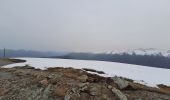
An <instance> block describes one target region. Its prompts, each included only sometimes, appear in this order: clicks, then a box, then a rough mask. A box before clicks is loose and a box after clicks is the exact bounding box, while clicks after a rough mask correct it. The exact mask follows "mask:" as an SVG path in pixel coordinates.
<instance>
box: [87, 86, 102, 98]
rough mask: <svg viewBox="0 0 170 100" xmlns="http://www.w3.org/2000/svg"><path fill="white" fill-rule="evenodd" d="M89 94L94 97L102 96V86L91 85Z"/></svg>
mask: <svg viewBox="0 0 170 100" xmlns="http://www.w3.org/2000/svg"><path fill="white" fill-rule="evenodd" d="M89 93H90V95H93V96H97V95H100V93H101V86H100V85H97V84H96V85H95V84H93V85H91V86H90V87H89Z"/></svg>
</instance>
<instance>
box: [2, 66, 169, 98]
mask: <svg viewBox="0 0 170 100" xmlns="http://www.w3.org/2000/svg"><path fill="white" fill-rule="evenodd" d="M86 70H87V69H86ZM0 100H170V87H167V86H164V85H159V89H158V88H152V87H147V86H144V85H141V84H137V83H134V82H133V80H130V79H125V78H121V77H110V78H104V77H101V76H98V75H95V74H89V73H87V72H86V71H85V70H80V69H73V68H62V67H57V68H49V69H47V70H40V69H34V68H33V67H30V66H28V65H26V66H22V67H15V68H0Z"/></svg>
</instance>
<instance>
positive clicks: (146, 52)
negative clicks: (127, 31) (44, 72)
mask: <svg viewBox="0 0 170 100" xmlns="http://www.w3.org/2000/svg"><path fill="white" fill-rule="evenodd" d="M51 58H63V59H79V60H99V61H110V62H119V63H127V64H135V65H144V66H151V67H159V68H169V69H170V51H159V50H156V49H136V50H127V51H126V50H124V51H123V50H122V51H112V52H107V53H69V54H66V55H62V56H52V57H51Z"/></svg>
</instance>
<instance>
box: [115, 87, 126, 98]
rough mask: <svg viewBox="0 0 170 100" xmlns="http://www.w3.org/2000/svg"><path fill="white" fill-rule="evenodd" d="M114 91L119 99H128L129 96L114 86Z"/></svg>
mask: <svg viewBox="0 0 170 100" xmlns="http://www.w3.org/2000/svg"><path fill="white" fill-rule="evenodd" d="M112 92H113V93H114V94H115V96H116V98H117V99H119V100H127V97H126V96H125V95H124V94H123V93H122V92H121V91H120V90H118V89H116V88H114V87H113V88H112Z"/></svg>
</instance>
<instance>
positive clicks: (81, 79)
mask: <svg viewBox="0 0 170 100" xmlns="http://www.w3.org/2000/svg"><path fill="white" fill-rule="evenodd" d="M77 79H78V80H79V81H80V82H86V81H87V79H88V76H87V75H81V76H79V77H77Z"/></svg>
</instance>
